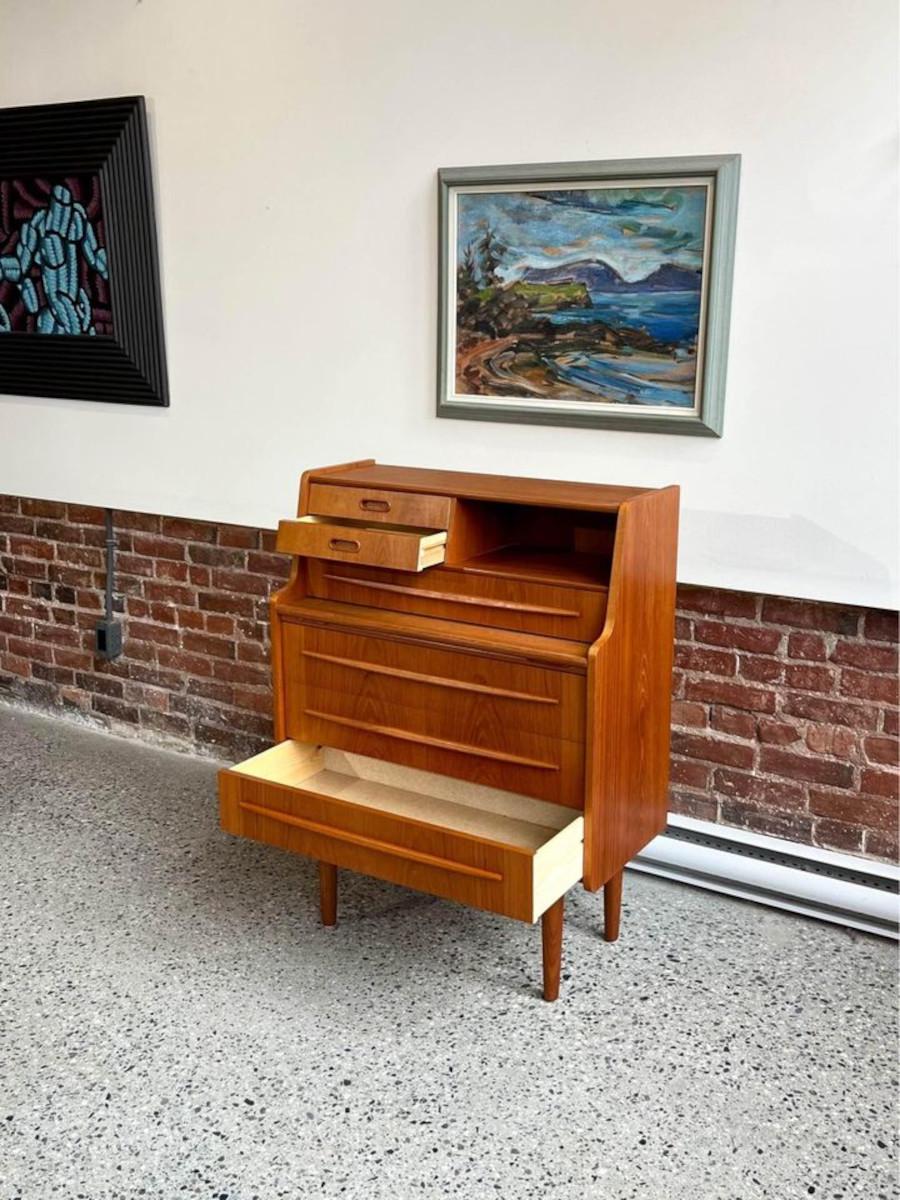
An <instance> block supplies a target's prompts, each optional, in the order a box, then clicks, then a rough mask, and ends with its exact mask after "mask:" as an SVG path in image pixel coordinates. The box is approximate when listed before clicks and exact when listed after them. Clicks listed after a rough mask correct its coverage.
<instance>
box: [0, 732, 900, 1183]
mask: <svg viewBox="0 0 900 1200" xmlns="http://www.w3.org/2000/svg"><path fill="white" fill-rule="evenodd" d="M0 763H2V771H0V881H2V889H0V892H2V901H3V923H2V932H0V1198H2V1200H13V1198H21V1200H50V1198H53V1197H65V1198H66V1200H70V1198H73V1200H81V1198H86V1200H112V1198H113V1197H120V1198H126V1197H127V1198H128V1200H130V1198H131V1197H149V1198H160V1200H177V1198H180V1197H204V1198H210V1200H214V1198H215V1200H224V1198H226V1197H227V1198H228V1200H253V1198H258V1200H276V1198H279V1197H289V1198H290V1200H303V1198H306V1197H347V1198H356V1197H360V1198H363V1197H364V1198H366V1200H380V1198H381V1197H390V1198H391V1200H406V1198H407V1197H426V1198H429V1200H430V1198H435V1200H437V1198H441V1200H443V1198H444V1197H462V1198H465V1200H482V1198H485V1197H493V1198H498V1197H499V1198H502V1200H519V1198H528V1200H530V1198H532V1197H534V1198H538V1197H539V1198H543V1197H547V1198H548V1200H576V1198H577V1200H581V1198H583V1197H587V1198H595V1197H602V1198H604V1200H606V1198H609V1200H631V1198H632V1197H635V1198H637V1197H640V1198H641V1200H681V1198H683V1197H686V1198H690V1200H745V1198H748V1200H751V1198H756V1197H771V1198H772V1200H790V1198H792V1197H804V1198H805V1197H808V1196H817V1197H820V1198H827V1200H850V1198H856V1197H859V1198H860V1200H888V1198H891V1200H893V1198H894V1197H896V1196H897V1195H898V1188H897V1175H896V1157H895V1154H896V1145H895V1140H894V1138H895V1114H894V1097H895V1079H894V1075H895V1064H896V1009H897V978H896V956H895V947H894V946H893V945H892V944H891V943H889V942H886V941H882V940H878V939H876V938H874V937H869V936H867V935H865V934H859V933H851V932H846V931H844V930H841V929H838V928H835V927H833V926H828V925H824V924H819V923H816V922H813V921H808V920H804V919H802V918H798V917H794V916H790V915H786V914H781V913H777V912H774V911H771V910H766V909H762V908H759V907H754V906H751V905H746V904H743V903H741V902H739V901H735V900H730V899H726V898H719V897H716V896H713V895H711V894H710V893H706V892H701V891H696V890H693V889H690V888H684V887H680V886H677V885H675V884H669V883H666V882H664V881H661V880H657V879H652V878H649V877H647V876H641V875H638V874H635V873H629V874H628V876H627V877H626V887H625V909H624V913H623V934H622V938H621V940H620V941H619V942H618V943H617V944H616V945H613V946H610V945H606V944H605V943H604V942H603V941H602V940H601V938H600V909H601V903H600V899H599V897H598V896H590V895H587V894H586V893H584V892H582V891H580V890H576V891H574V892H573V893H572V898H571V901H570V903H569V905H568V911H567V914H566V936H565V950H564V952H565V967H564V971H565V979H564V982H563V989H562V995H561V998H560V1001H559V1002H558V1003H557V1004H554V1005H548V1004H545V1003H544V1002H543V1001H542V1000H541V999H540V995H539V982H540V933H539V928H538V927H532V926H527V925H523V924H519V923H516V922H513V921H507V920H504V919H502V918H499V917H493V916H489V915H486V914H483V913H478V912H474V911H471V910H467V909H465V908H462V907H458V906H456V905H453V904H449V903H444V902H442V901H439V900H435V899H432V898H430V897H427V896H422V895H418V894H415V893H412V892H407V891H404V890H402V889H400V888H396V887H393V886H390V885H388V884H383V883H379V882H377V881H374V880H370V879H364V878H361V877H357V876H351V875H345V876H342V879H341V895H340V908H339V922H340V923H339V924H338V926H337V927H336V928H335V929H331V930H325V929H322V928H321V927H320V926H319V925H318V924H317V916H316V907H315V901H316V883H315V873H314V868H313V866H312V864H310V863H308V862H306V861H304V860H302V859H299V858H292V857H290V856H288V855H287V854H284V853H281V852H279V851H276V850H273V849H268V848H265V847H262V846H257V845H253V844H250V843H241V842H239V841H236V840H233V839H231V838H229V837H227V836H225V835H224V834H222V833H220V832H219V830H218V828H217V824H216V801H215V766H214V765H213V764H211V763H209V762H205V761H201V760H196V759H192V758H189V757H185V756H180V755H176V754H173V753H169V752H166V751H162V750H158V749H153V748H150V747H148V746H144V745H141V744H138V743H135V742H130V741H125V740H120V739H117V738H113V737H109V736H106V735H102V734H99V733H95V732H92V731H88V730H84V729H81V728H77V727H73V726H71V725H69V724H66V723H63V722H60V721H54V720H52V719H48V718H44V717H39V716H34V715H31V714H25V713H22V712H19V711H17V710H15V709H9V708H0Z"/></svg>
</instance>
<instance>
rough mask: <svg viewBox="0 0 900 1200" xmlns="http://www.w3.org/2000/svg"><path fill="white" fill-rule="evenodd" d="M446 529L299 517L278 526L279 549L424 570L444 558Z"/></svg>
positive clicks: (374, 565)
mask: <svg viewBox="0 0 900 1200" xmlns="http://www.w3.org/2000/svg"><path fill="white" fill-rule="evenodd" d="M446 541H447V533H446V531H445V530H428V529H411V528H409V527H407V526H402V525H379V526H377V527H376V528H372V527H371V526H369V525H366V524H363V523H360V522H357V521H342V520H340V519H339V518H337V517H328V518H325V517H317V516H308V517H298V518H297V519H296V520H293V521H281V522H279V525H278V539H277V542H276V549H278V550H280V551H281V553H282V554H303V555H306V556H308V557H309V558H328V559H332V560H334V561H336V562H357V563H365V564H366V565H368V566H372V567H392V568H393V569H394V570H397V571H424V570H425V568H426V567H433V566H436V565H437V564H438V563H441V562H443V561H444V546H445V543H446Z"/></svg>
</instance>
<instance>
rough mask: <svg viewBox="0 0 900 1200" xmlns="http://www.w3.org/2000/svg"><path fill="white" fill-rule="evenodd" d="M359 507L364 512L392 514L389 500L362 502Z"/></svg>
mask: <svg viewBox="0 0 900 1200" xmlns="http://www.w3.org/2000/svg"><path fill="white" fill-rule="evenodd" d="M359 507H360V508H361V509H362V510H363V512H382V513H383V512H390V511H391V506H390V504H389V503H388V501H387V500H368V499H366V500H360V502H359Z"/></svg>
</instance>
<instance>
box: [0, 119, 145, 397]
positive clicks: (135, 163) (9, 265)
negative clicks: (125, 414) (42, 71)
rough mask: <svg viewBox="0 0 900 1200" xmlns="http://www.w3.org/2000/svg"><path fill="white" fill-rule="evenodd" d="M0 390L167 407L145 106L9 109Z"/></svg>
mask: <svg viewBox="0 0 900 1200" xmlns="http://www.w3.org/2000/svg"><path fill="white" fill-rule="evenodd" d="M0 392H6V393H11V394H16V395H25V396H61V397H70V398H73V399H78V400H108V401H113V402H116V403H119V404H152V405H166V404H168V402H169V401H168V384H167V379H166V360H165V345H164V340H163V323H162V309H161V304H160V288H159V265H158V261H157V249H156V227H155V220H154V213H153V194H152V187H151V175H150V160H149V152H148V142H147V120H146V113H145V107H144V100H143V97H142V96H126V97H122V98H119V99H111V100H87V101H81V102H78V103H73V104H42V105H35V106H31V107H28V108H7V109H0Z"/></svg>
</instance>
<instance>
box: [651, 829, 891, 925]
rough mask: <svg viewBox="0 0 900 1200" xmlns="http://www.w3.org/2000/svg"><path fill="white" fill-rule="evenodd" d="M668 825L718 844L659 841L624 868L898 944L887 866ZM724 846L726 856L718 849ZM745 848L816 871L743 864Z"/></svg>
mask: <svg viewBox="0 0 900 1200" xmlns="http://www.w3.org/2000/svg"><path fill="white" fill-rule="evenodd" d="M669 824H670V826H672V827H674V828H676V829H684V830H689V831H691V832H693V833H695V834H699V835H701V836H708V837H711V838H715V839H716V841H717V843H718V845H716V846H715V847H713V846H704V845H698V844H696V843H694V842H687V841H680V840H678V839H677V838H674V837H667V836H666V835H663V836H661V837H658V838H655V839H654V840H653V841H652V842H651V843H650V845H649V846H647V847H646V848H645V849H644V850H642V851H641V853H640V854H639V855H638V856H637V857H636V858H635V859H634V860H633V861H632V862H631V863H630V864H629V866H630V867H632V868H634V869H635V870H638V871H644V872H647V873H648V874H652V875H659V876H662V877H664V878H667V879H674V880H677V881H678V882H680V883H687V884H691V885H692V886H694V887H702V888H707V889H709V890H711V891H717V892H722V893H724V894H725V895H729V896H736V897H739V898H741V899H744V900H750V901H753V902H754V903H758V904H766V905H770V906H772V907H775V908H783V909H786V910H788V911H790V912H796V913H800V914H802V915H804V916H808V917H816V918H817V919H819V920H823V921H831V922H833V923H835V924H839V925H844V926H847V927H849V928H853V929H862V930H865V931H866V932H867V933H875V934H878V935H879V936H881V937H892V938H895V939H897V938H900V898H898V895H897V890H896V889H897V885H900V868H898V867H896V866H893V865H892V864H890V863H882V862H876V861H873V860H872V859H865V858H858V857H856V856H855V855H850V854H841V853H838V852H837V851H833V850H822V849H819V848H818V847H816V846H801V845H797V844H796V843H795V842H789V841H787V840H785V839H783V838H774V837H769V836H767V835H765V834H760V833H754V832H752V831H749V830H745V829H732V828H730V827H728V826H725V825H717V824H714V823H713V822H711V821H698V820H696V819H694V818H692V817H682V816H677V815H675V816H672V817H671V818H670V820H669ZM723 842H725V843H729V844H730V846H731V847H732V849H730V850H729V849H728V847H727V846H725V847H723V846H722V843H723ZM748 849H757V850H762V851H765V852H767V853H770V854H772V855H781V856H784V857H785V858H786V859H794V860H797V859H803V860H806V861H807V862H808V863H810V865H811V866H814V867H815V868H816V869H814V870H804V869H801V868H799V867H798V866H796V865H782V864H780V863H777V862H773V861H771V860H768V859H763V858H754V857H747V855H746V850H748ZM742 850H743V851H744V853H742V852H741V851H742ZM832 871H852V872H854V873H855V875H856V876H857V878H858V879H859V877H860V876H863V877H868V879H869V880H871V883H870V884H869V883H867V882H866V881H865V879H861V880H859V882H851V881H849V880H847V879H840V878H835V877H834V875H833V874H831V873H829V872H832ZM885 881H888V882H890V883H891V884H892V885H894V891H893V892H891V891H885V890H883V885H884V882H885ZM876 884H881V886H880V887H879V886H876Z"/></svg>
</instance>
